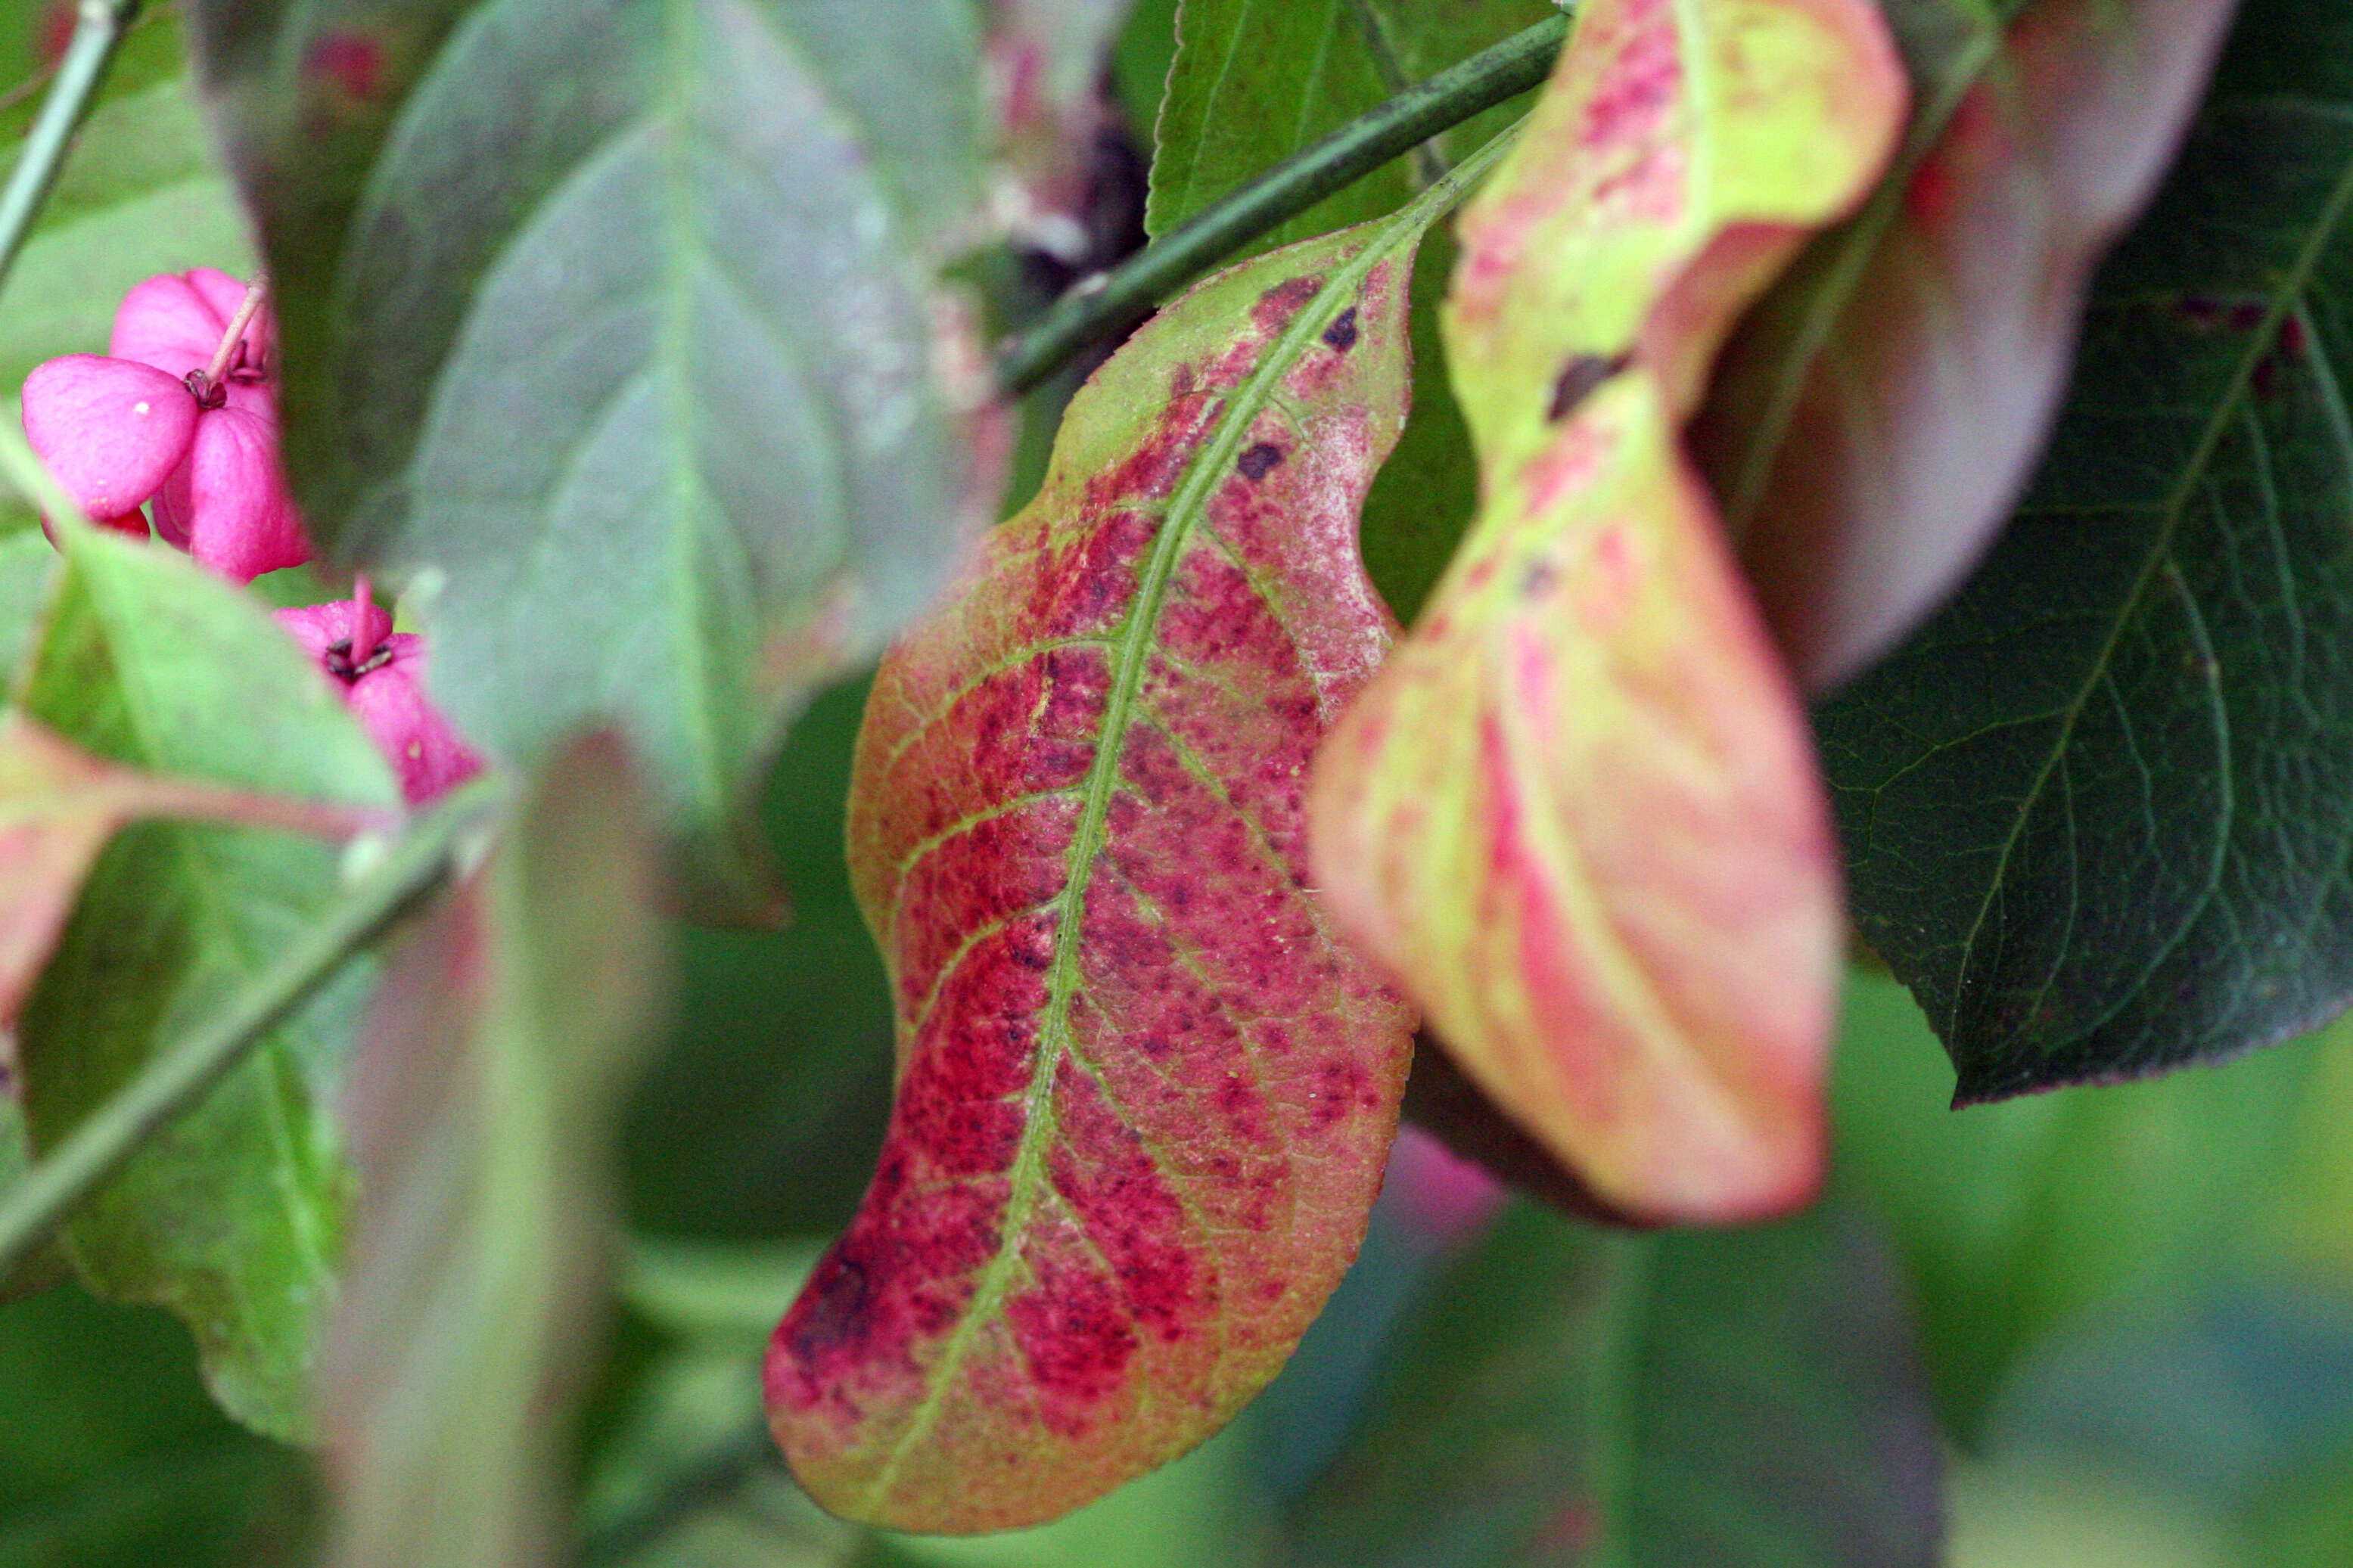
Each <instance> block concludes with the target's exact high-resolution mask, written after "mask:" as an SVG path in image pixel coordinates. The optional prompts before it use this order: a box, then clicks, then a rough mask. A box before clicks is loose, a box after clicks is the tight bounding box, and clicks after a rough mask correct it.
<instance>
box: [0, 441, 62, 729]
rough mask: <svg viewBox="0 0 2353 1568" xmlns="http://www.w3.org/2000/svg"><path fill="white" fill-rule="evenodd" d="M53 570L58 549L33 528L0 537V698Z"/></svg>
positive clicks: (28, 641)
mask: <svg viewBox="0 0 2353 1568" xmlns="http://www.w3.org/2000/svg"><path fill="white" fill-rule="evenodd" d="M5 489H6V487H5V485H0V490H5ZM11 496H12V499H13V492H11ZM57 574H58V552H56V551H55V550H53V549H51V548H50V546H49V542H48V541H47V540H46V539H44V538H42V537H41V535H40V534H38V533H37V532H34V531H29V530H28V531H26V532H23V533H13V534H8V535H6V536H5V537H0V702H5V701H6V700H7V699H8V695H9V693H10V692H12V691H13V690H14V689H15V687H16V663H17V660H19V659H21V658H24V656H25V652H26V649H27V648H29V647H31V646H32V642H33V634H34V631H35V629H36V627H37V626H38V624H39V621H40V616H41V611H42V609H43V608H44V607H45V606H46V605H47V604H48V602H49V593H50V590H51V589H52V588H53V587H54V586H55V584H56V581H57Z"/></svg>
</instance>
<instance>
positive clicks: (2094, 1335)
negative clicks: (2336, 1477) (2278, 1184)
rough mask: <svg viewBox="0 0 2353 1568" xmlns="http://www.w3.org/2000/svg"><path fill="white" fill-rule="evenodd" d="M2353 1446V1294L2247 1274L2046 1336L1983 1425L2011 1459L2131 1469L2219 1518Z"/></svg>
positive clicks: (2100, 1313) (2111, 1310)
mask: <svg viewBox="0 0 2353 1568" xmlns="http://www.w3.org/2000/svg"><path fill="white" fill-rule="evenodd" d="M2348 1446H2353V1294H2347V1293H2344V1292H2317V1291H2313V1290H2310V1289H2296V1288H2295V1287H2292V1286H2290V1285H2288V1284H2287V1283H2286V1282H2284V1281H2282V1280H2278V1279H2255V1278H2253V1277H2250V1278H2248V1279H2243V1280H2242V1281H2239V1282H2236V1283H2233V1284H2232V1285H2230V1286H2228V1287H2225V1288H2223V1289H2218V1290H2217V1291H2215V1292H2213V1293H2212V1294H2211V1295H2208V1296H2204V1297H2200V1298H2198V1299H2196V1300H2189V1301H2186V1302H2184V1301H2176V1300H2167V1299H2164V1298H2159V1299H2158V1300H2153V1301H2148V1300H2126V1301H2118V1302H2116V1303H2112V1304H2110V1305H2109V1306H2108V1307H2107V1308H2106V1309H2105V1310H2096V1311H2093V1312H2090V1313H2087V1314H2085V1315H2084V1317H2083V1318H2081V1319H2080V1320H2078V1321H2074V1322H2072V1323H2069V1324H2068V1325H2066V1326H2065V1327H2063V1329H2062V1330H2060V1331H2058V1332H2057V1333H2055V1334H2052V1335H2051V1336H2049V1337H2048V1338H2046V1339H2045V1340H2044V1341H2043V1342H2042V1343H2041V1344H2039V1345H2037V1346H2036V1347H2035V1349H2034V1350H2033V1351H2032V1352H2031V1353H2030V1354H2029V1355H2028V1356H2027V1357H2026V1359H2025V1360H2024V1361H2022V1362H2021V1363H2020V1365H2019V1366H2018V1367H2017V1368H2016V1370H2015V1371H2014V1372H2013V1373H2012V1374H2011V1376H2010V1378H2009V1379H2008V1381H2007V1383H2006V1384H2005V1386H2004V1389H2003V1392H2002V1394H2001V1397H2000V1400H1999V1401H1998V1403H1997V1404H1996V1406H1995V1408H1994V1410H1993V1412H1992V1415H1991V1416H1990V1418H1989V1423H1988V1439H1987V1447H1988V1448H1989V1450H1990V1451H1991V1452H1993V1453H1995V1454H1997V1455H1999V1456H2000V1457H2001V1458H2004V1459H2008V1458H2012V1457H2015V1456H2019V1455H2027V1456H2034V1455H2057V1456H2063V1457H2065V1458H2071V1459H2073V1460H2076V1461H2080V1462H2088V1463H2093V1464H2096V1465H2099V1466H2102V1467H2105V1468H2110V1469H2114V1470H2118V1471H2132V1472H2137V1473H2138V1474H2141V1475H2144V1476H2147V1477H2148V1478H2150V1479H2152V1480H2155V1481H2158V1482H2161V1483H2162V1484H2163V1485H2165V1486H2166V1487H2168V1488H2169V1489H2172V1490H2174V1491H2175V1492H2177V1493H2179V1494H2181V1495H2183V1496H2186V1497H2195V1498H2197V1499H2199V1500H2201V1501H2202V1502H2203V1503H2204V1504H2205V1505H2206V1506H2208V1507H2209V1508H2210V1509H2211V1510H2213V1511H2215V1512H2216V1513H2218V1514H2223V1515H2233V1514H2238V1513H2240V1512H2242V1511H2243V1510H2245V1509H2246V1507H2247V1506H2248V1504H2249V1503H2250V1502H2251V1501H2253V1500H2254V1499H2255V1498H2256V1497H2257V1496H2258V1495H2260V1494H2262V1493H2263V1492H2265V1491H2267V1490H2270V1489H2275V1488H2277V1487H2279V1486H2281V1485H2283V1484H2284V1483H2286V1482H2287V1481H2289V1480H2290V1479H2292V1478H2293V1477H2295V1475H2296V1474H2297V1473H2298V1472H2299V1471H2303V1470H2306V1469H2307V1468H2309V1467H2311V1466H2313V1465H2315V1464H2316V1463H2320V1462H2323V1461H2326V1460H2327V1459H2329V1458H2332V1457H2334V1455H2335V1454H2336V1453H2337V1452H2338V1451H2339V1450H2343V1449H2345V1448H2347V1447H2348Z"/></svg>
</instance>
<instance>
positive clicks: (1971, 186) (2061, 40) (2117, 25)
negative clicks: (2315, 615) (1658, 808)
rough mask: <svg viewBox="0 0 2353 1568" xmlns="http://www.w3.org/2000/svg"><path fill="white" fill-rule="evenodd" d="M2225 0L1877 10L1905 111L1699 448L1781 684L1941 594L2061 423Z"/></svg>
mask: <svg viewBox="0 0 2353 1568" xmlns="http://www.w3.org/2000/svg"><path fill="white" fill-rule="evenodd" d="M1887 10H1888V12H1889V15H1890V16H1891V17H1892V18H1893V19H1894V23H1895V26H1896V29H1897V32H1898V35H1899V37H1901V38H1902V40H1903V43H1904V45H1905V55H1906V57H1907V59H1908V62H1909V63H1910V65H1911V66H1912V68H1913V74H1914V76H1915V79H1918V80H1919V82H1920V83H1921V90H1920V94H1919V102H1918V106H1917V110H1916V113H1915V119H1914V122H1913V126H1912V131H1911V134H1910V136H1909V138H1908V139H1907V141H1906V143H1905V150H1904V152H1903V154H1902V155H1901V156H1900V157H1899V158H1898V159H1897V160H1896V162H1895V163H1894V166H1893V168H1892V169H1891V170H1890V172H1889V174H1888V175H1887V177H1886V178H1885V180H1883V182H1882V184H1881V186H1880V189H1879V190H1878V191H1877V192H1876V193H1875V194H1874V195H1873V198H1872V200H1871V201H1870V203H1869V204H1868V205H1866V206H1864V207H1863V209H1862V211H1861V212H1859V213H1857V214H1856V215H1855V216H1854V217H1852V219H1851V220H1849V221H1848V222H1847V223H1845V224H1844V225H1842V226H1840V227H1838V228H1836V229H1833V230H1831V232H1829V233H1827V234H1825V235H1823V236H1822V237H1820V239H1819V240H1818V241H1816V242H1815V244H1814V245H1813V246H1812V247H1811V248H1810V250H1809V251H1808V253H1807V255H1806V256H1805V258H1803V259H1802V260H1801V261H1800V262H1799V265H1797V266H1796V267H1794V268H1791V270H1790V273H1789V275H1788V278H1786V279H1783V280H1782V282H1781V283H1780V284H1779V285H1778V287H1777V288H1775V289H1774V290H1773V291H1772V292H1771V293H1770V294H1769V295H1767V298H1766V299H1765V300H1764V301H1763V303H1762V304H1761V305H1760V306H1759V308H1758V309H1757V311H1756V312H1755V313H1754V314H1753V315H1752V316H1751V317H1750V318H1749V320H1748V321H1746V322H1745V323H1743V325H1742V327H1741V330H1740V331H1739V333H1738V334H1737V335H1736V337H1735V338H1734V340H1733V342H1732V344H1731V346H1730V347H1729V349H1728V350H1727V351H1726V353H1725V360H1724V364H1723V367H1722V370H1721V372H1720V373H1719V374H1718V376H1717V378H1716V382H1715V386H1714V388H1713V389H1712V390H1711V392H1710V395H1709V399H1708V405H1707V407H1706V408H1705V410H1704V412H1703V413H1702V414H1701V416H1699V419H1698V421H1697V423H1696V425H1695V426H1694V447H1695V450H1696V451H1697V453H1698V455H1699V457H1700V459H1701V461H1702V463H1703V465H1704V467H1705V468H1706V470H1707V473H1708V476H1709V478H1710V479H1712V480H1713V481H1714V482H1715V487H1716V490H1717V493H1718V494H1719V495H1720V496H1722V497H1723V500H1724V508H1725V522H1726V525H1727V526H1728V527H1729V528H1730V529H1731V531H1732V532H1733V534H1734V536H1735V537H1736V539H1738V541H1739V542H1740V550H1741V554H1742V556H1743V558H1744V560H1745V562H1746V565H1747V567H1748V572H1749V576H1750V579H1751V581H1752V582H1753V583H1754V584H1756V587H1757V595H1758V597H1759V599H1760V601H1761V602H1762V604H1763V606H1764V609H1765V612H1766V615H1767V618H1768V619H1769V620H1770V621H1771V622H1772V623H1773V627H1774V632H1775V635H1776V636H1777V637H1778V639H1779V641H1780V643H1781V645H1782V647H1783V648H1784V649H1785V650H1786V652H1787V653H1788V657H1789V658H1790V661H1791V663H1792V664H1793V666H1794V667H1795V668H1796V669H1797V671H1798V673H1799V678H1800V679H1801V680H1802V681H1803V682H1804V683H1805V684H1806V685H1808V686H1810V687H1813V688H1821V687H1825V686H1829V685H1831V684H1834V683H1835V682H1837V681H1839V680H1841V679H1844V678H1846V677H1847V676H1850V675H1852V674H1853V673H1854V672H1855V671H1856V670H1858V669H1859V668H1862V666H1863V665H1864V664H1866V663H1868V662H1869V661H1870V660H1871V659H1873V658H1876V657H1877V656H1878V655H1880V654H1882V653H1884V652H1885V651H1886V650H1887V649H1888V647H1891V646H1892V645H1893V644H1894V642H1895V641H1896V639H1897V638H1899V637H1902V636H1903V635H1904V634H1905V632H1907V631H1909V630H1911V629H1912V627H1913V626H1914V625H1915V624H1916V623H1917V622H1918V621H1919V619H1920V618H1921V617H1922V616H1925V615H1926V614H1927V613H1928V611H1929V610H1930V609H1932V608H1934V607H1935V606H1936V604H1937V603H1938V601H1940V600H1941V599H1943V597H1944V596H1945V595H1947V593H1949V592H1950V591H1951V590H1952V589H1953V588H1954V586H1955V585H1957V584H1958V583H1959V581H1960V579H1961V577H1962V574H1965V573H1966V572H1967V571H1968V569H1969V567H1970V566H1972V565H1973V564H1975V563H1976V561H1977V558H1978V552H1980V551H1981V550H1983V548H1984V547H1985V546H1986V544H1987V543H1988V542H1990V541H1991V539H1992V538H1993V535H1994V532H1995V531H1996V530H1997V529H1998V528H1999V527H2000V523H2001V521H2002V520H2003V519H2004V518H2005V517H2006V516H2008V514H2009V509H2010V503H2011V501H2013V500H2015V499H2016V497H2017V493H2018V490H2019V489H2020V487H2021V485H2022V484H2023V483H2024V482H2025V479H2026V476H2027V471H2028V469H2029V468H2030V467H2031V465H2032V463H2033V461H2034V458H2035V457H2036V454H2037V453H2038V452H2039V451H2040V449H2041V447H2042V437H2043V433H2044V431H2045V430H2046V429H2047V428H2048V426H2049V425H2050V423H2051V419H2052V416H2053V414H2054V413H2055V412H2056V410H2057V407H2058V402H2059V396H2060V393H2061V391H2062V390H2063V386H2064V384H2065V382H2066V376H2067V370H2068V366H2069V364H2070V363H2071V362H2072V359H2073V345H2074V338H2075V326H2076V321H2077V318H2078V317H2079V316H2080V315H2081V314H2082V311H2083V305H2084V290H2085V289H2086V288H2087V287H2088V286H2089V284H2090V281H2091V276H2092V271H2093V268H2094V266H2095V265H2096V264H2097V262H2098V261H2099V259H2100V258H2101V256H2102V255H2103V254H2105V251H2106V249H2107V247H2108V245H2109V243H2110V241H2112V240H2114V239H2115V238H2116V236H2117V235H2118V234H2119V233H2121V232H2122V231H2123V229H2124V226H2125V225H2126V223H2127V222H2129V221H2130V220H2131V218H2132V217H2133V216H2134V215H2135V214H2137V212H2138V211H2139V210H2140V208H2141V206H2142V205H2143V204H2145V203H2146V202H2147V199H2148V196H2149V195H2150V193H2151V192H2152V191H2153V190H2154V189H2155V188H2156V185H2157V180H2158V175H2159V174H2162V173H2163V172H2164V169H2165V165H2166V163H2167V161H2168V158H2169V157H2170V155H2171V153H2172V152H2173V149H2174V146H2175V144H2176V142H2178V141H2179V137H2180V134H2181V132H2182V128H2183V126H2184V125H2185V124H2186V123H2187V122H2188V120H2189V114H2190V111H2191V110H2193V109H2195V108H2196V107H2197V102H2198V92H2199V89H2200V86H2201V84H2203V82H2204V81H2205V79H2206V75H2207V70H2208V68H2209V66H2210V65H2211V62H2212V60H2213V58H2214V53H2215V50H2216V49H2217V47H2219V46H2220V44H2221V37H2222V32H2223V28H2224V25H2225V24H2226V23H2227V22H2228V21H2229V20H2230V16H2231V12H2232V0H2003V3H2001V4H1997V5H1972V4H1964V3H1962V0H1889V3H1888V5H1887Z"/></svg>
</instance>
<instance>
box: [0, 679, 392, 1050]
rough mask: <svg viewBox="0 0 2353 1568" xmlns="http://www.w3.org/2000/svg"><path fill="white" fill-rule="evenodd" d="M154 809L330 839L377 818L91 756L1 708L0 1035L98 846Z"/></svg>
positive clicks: (69, 909)
mask: <svg viewBox="0 0 2353 1568" xmlns="http://www.w3.org/2000/svg"><path fill="white" fill-rule="evenodd" d="M148 816H173V817H180V818H183V819H189V820H197V821H212V822H242V823H248V824H251V825H254V826H275V827H283V828H287V829H288V830H290V831H292V832H298V833H316V834H322V835H326V836H329V837H343V836H346V835H348V834H351V833H353V832H355V831H357V830H358V829H359V828H361V827H362V826H366V825H367V823H368V822H369V820H370V818H369V817H368V816H366V814H364V813H359V812H354V811H352V810H349V809H347V808H343V807H337V806H328V805H307V804H305V803H303V802H300V801H288V800H277V799H272V798H269V797H267V796H262V795H246V794H241V793H239V792H237V791H235V790H225V789H221V788H218V787H216V786H214V785H210V784H195V783H191V782H188V781H185V780H179V779H165V778H158V777H155V776H154V775H153V774H151V773H139V772H137V771H135V770H133V769H131V768H125V767H121V766H118V765H117V764H115V763H109V762H105V761H103V760H101V759H100V758H97V757H94V756H91V755H90V753H88V752H83V751H81V750H79V748H77V747H75V746H73V745H71V744H69V743H68V742H65V741H63V740H60V739H58V737H57V736H56V735H54V734H52V733H50V732H49V731H47V730H45V729H43V728H42V727H41V726H39V725H38V724H36V723H34V722H33V721H31V720H29V719H26V717H25V716H24V715H23V714H21V713H14V712H11V713H7V714H5V715H0V1038H5V1033H6V1029H7V1026H9V1025H10V1024H11V1023H13V1022H14V1020H15V1019H16V1011H17V1009H18V1008H19V1007H20V1006H22V1005H23V1004H24V1000H25V995H26V992H28V991H30V990H31V989H32V985H33V982H34V981H35V980H36V979H37V978H38V977H39V975H40V973H41V966H42V964H43V963H47V960H48V956H49V952H50V950H51V949H52V948H53V947H55V946H56V945H57V940H58V932H59V931H61V930H63V929H64V926H65V921H66V917H67V916H68V915H69V914H71V913H72V912H73V904H74V898H75V895H76V894H77V893H79V891H80V889H81V884H82V879H84V878H85V877H87V876H88V875H89V874H90V866H91V864H92V863H93V862H94V861H96V860H97V858H98V853H99V851H100V850H101V849H103V848H105V847H106V841H107V840H108V839H110V838H111V837H114V834H115V830H116V829H118V828H120V827H121V826H123V825H124V824H126V823H129V822H132V821H135V820H137V819H139V818H141V817H148ZM7 1065H8V1064H7V1063H5V1061H0V1068H5V1067H6V1066H7Z"/></svg>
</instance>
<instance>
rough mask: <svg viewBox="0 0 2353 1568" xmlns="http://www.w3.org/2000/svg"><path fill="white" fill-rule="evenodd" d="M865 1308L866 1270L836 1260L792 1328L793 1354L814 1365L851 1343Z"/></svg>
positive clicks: (843, 1260)
mask: <svg viewBox="0 0 2353 1568" xmlns="http://www.w3.org/2000/svg"><path fill="white" fill-rule="evenodd" d="M865 1305H866V1270H865V1269H864V1268H861V1267H860V1266H859V1265H858V1264H855V1263H852V1262H850V1261H849V1259H848V1258H836V1260H835V1261H834V1264H833V1267H832V1268H831V1269H830V1270H829V1271H828V1273H827V1275H826V1280H825V1283H824V1284H823V1285H821V1286H819V1287H818V1292H817V1295H816V1297H815V1298H814V1299H813V1300H811V1301H810V1302H809V1307H808V1310H807V1311H806V1312H804V1313H802V1314H801V1321H799V1322H798V1323H797V1324H796V1325H794V1329H793V1354H794V1355H795V1356H796V1357H797V1358H798V1359H799V1360H801V1361H802V1362H805V1363H807V1362H817V1361H820V1360H822V1359H824V1357H825V1356H826V1354H827V1352H830V1351H833V1350H835V1349H838V1348H839V1347H841V1346H843V1345H845V1344H847V1343H849V1342H851V1341H852V1340H853V1338H854V1337H856V1334H857V1331H858V1330H859V1328H860V1321H859V1320H860V1310H861V1309H862V1308H864V1306H865Z"/></svg>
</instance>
